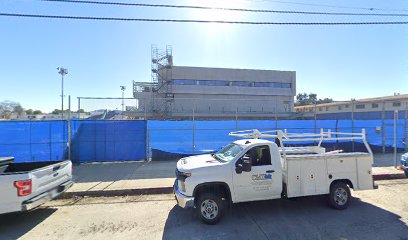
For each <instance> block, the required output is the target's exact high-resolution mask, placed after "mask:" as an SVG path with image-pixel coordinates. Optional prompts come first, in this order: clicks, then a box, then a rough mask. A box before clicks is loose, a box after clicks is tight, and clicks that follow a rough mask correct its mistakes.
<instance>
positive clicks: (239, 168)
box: [235, 163, 242, 174]
mask: <svg viewBox="0 0 408 240" xmlns="http://www.w3.org/2000/svg"><path fill="white" fill-rule="evenodd" d="M235 172H236V173H237V174H241V173H242V163H238V164H237V165H236V166H235Z"/></svg>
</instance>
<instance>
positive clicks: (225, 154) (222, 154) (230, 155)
mask: <svg viewBox="0 0 408 240" xmlns="http://www.w3.org/2000/svg"><path fill="white" fill-rule="evenodd" d="M242 150H243V148H242V147H241V146H240V145H238V144H235V143H231V144H228V145H227V146H225V147H223V148H222V149H221V150H219V151H218V152H217V153H215V154H214V157H215V158H216V159H219V160H221V161H223V162H229V161H231V160H232V159H234V158H235V156H237V155H238V153H240V152H241V151H242Z"/></svg>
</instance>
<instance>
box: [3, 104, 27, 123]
mask: <svg viewBox="0 0 408 240" xmlns="http://www.w3.org/2000/svg"><path fill="white" fill-rule="evenodd" d="M23 112H24V109H23V107H22V106H21V104H20V103H18V102H14V101H8V100H6V101H3V102H0V118H4V119H10V118H11V115H12V113H17V114H18V115H19V116H21V115H22V114H23Z"/></svg>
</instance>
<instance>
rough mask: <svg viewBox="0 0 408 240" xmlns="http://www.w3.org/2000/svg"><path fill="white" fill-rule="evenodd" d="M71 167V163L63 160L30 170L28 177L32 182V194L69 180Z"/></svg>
mask: <svg viewBox="0 0 408 240" xmlns="http://www.w3.org/2000/svg"><path fill="white" fill-rule="evenodd" d="M71 168H72V163H71V162H70V161H64V162H61V163H56V164H53V165H50V166H46V167H43V168H40V169H37V170H33V171H31V172H30V177H31V179H32V182H33V194H32V196H35V195H36V194H40V193H43V192H46V191H48V190H50V189H53V188H56V187H58V186H59V185H60V184H62V183H64V182H66V181H69V180H71V178H72V173H71V171H72V169H71Z"/></svg>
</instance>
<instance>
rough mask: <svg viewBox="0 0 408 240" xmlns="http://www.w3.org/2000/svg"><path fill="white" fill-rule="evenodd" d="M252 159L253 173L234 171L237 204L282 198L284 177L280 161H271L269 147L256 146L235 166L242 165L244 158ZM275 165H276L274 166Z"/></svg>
mask: <svg viewBox="0 0 408 240" xmlns="http://www.w3.org/2000/svg"><path fill="white" fill-rule="evenodd" d="M248 157H249V158H250V159H251V162H252V167H251V171H249V172H244V171H243V172H241V173H239V172H237V171H236V170H235V169H234V171H233V183H234V194H235V202H246V201H256V200H265V199H275V198H280V197H281V191H282V176H281V174H282V173H281V170H280V166H276V165H277V162H278V161H271V151H270V147H269V146H268V145H260V146H254V147H252V148H251V149H249V150H248V151H247V152H246V153H245V154H244V155H243V156H242V157H241V158H240V159H238V160H237V162H236V163H235V166H237V165H238V164H240V163H242V161H243V158H248ZM272 163H274V164H272Z"/></svg>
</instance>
